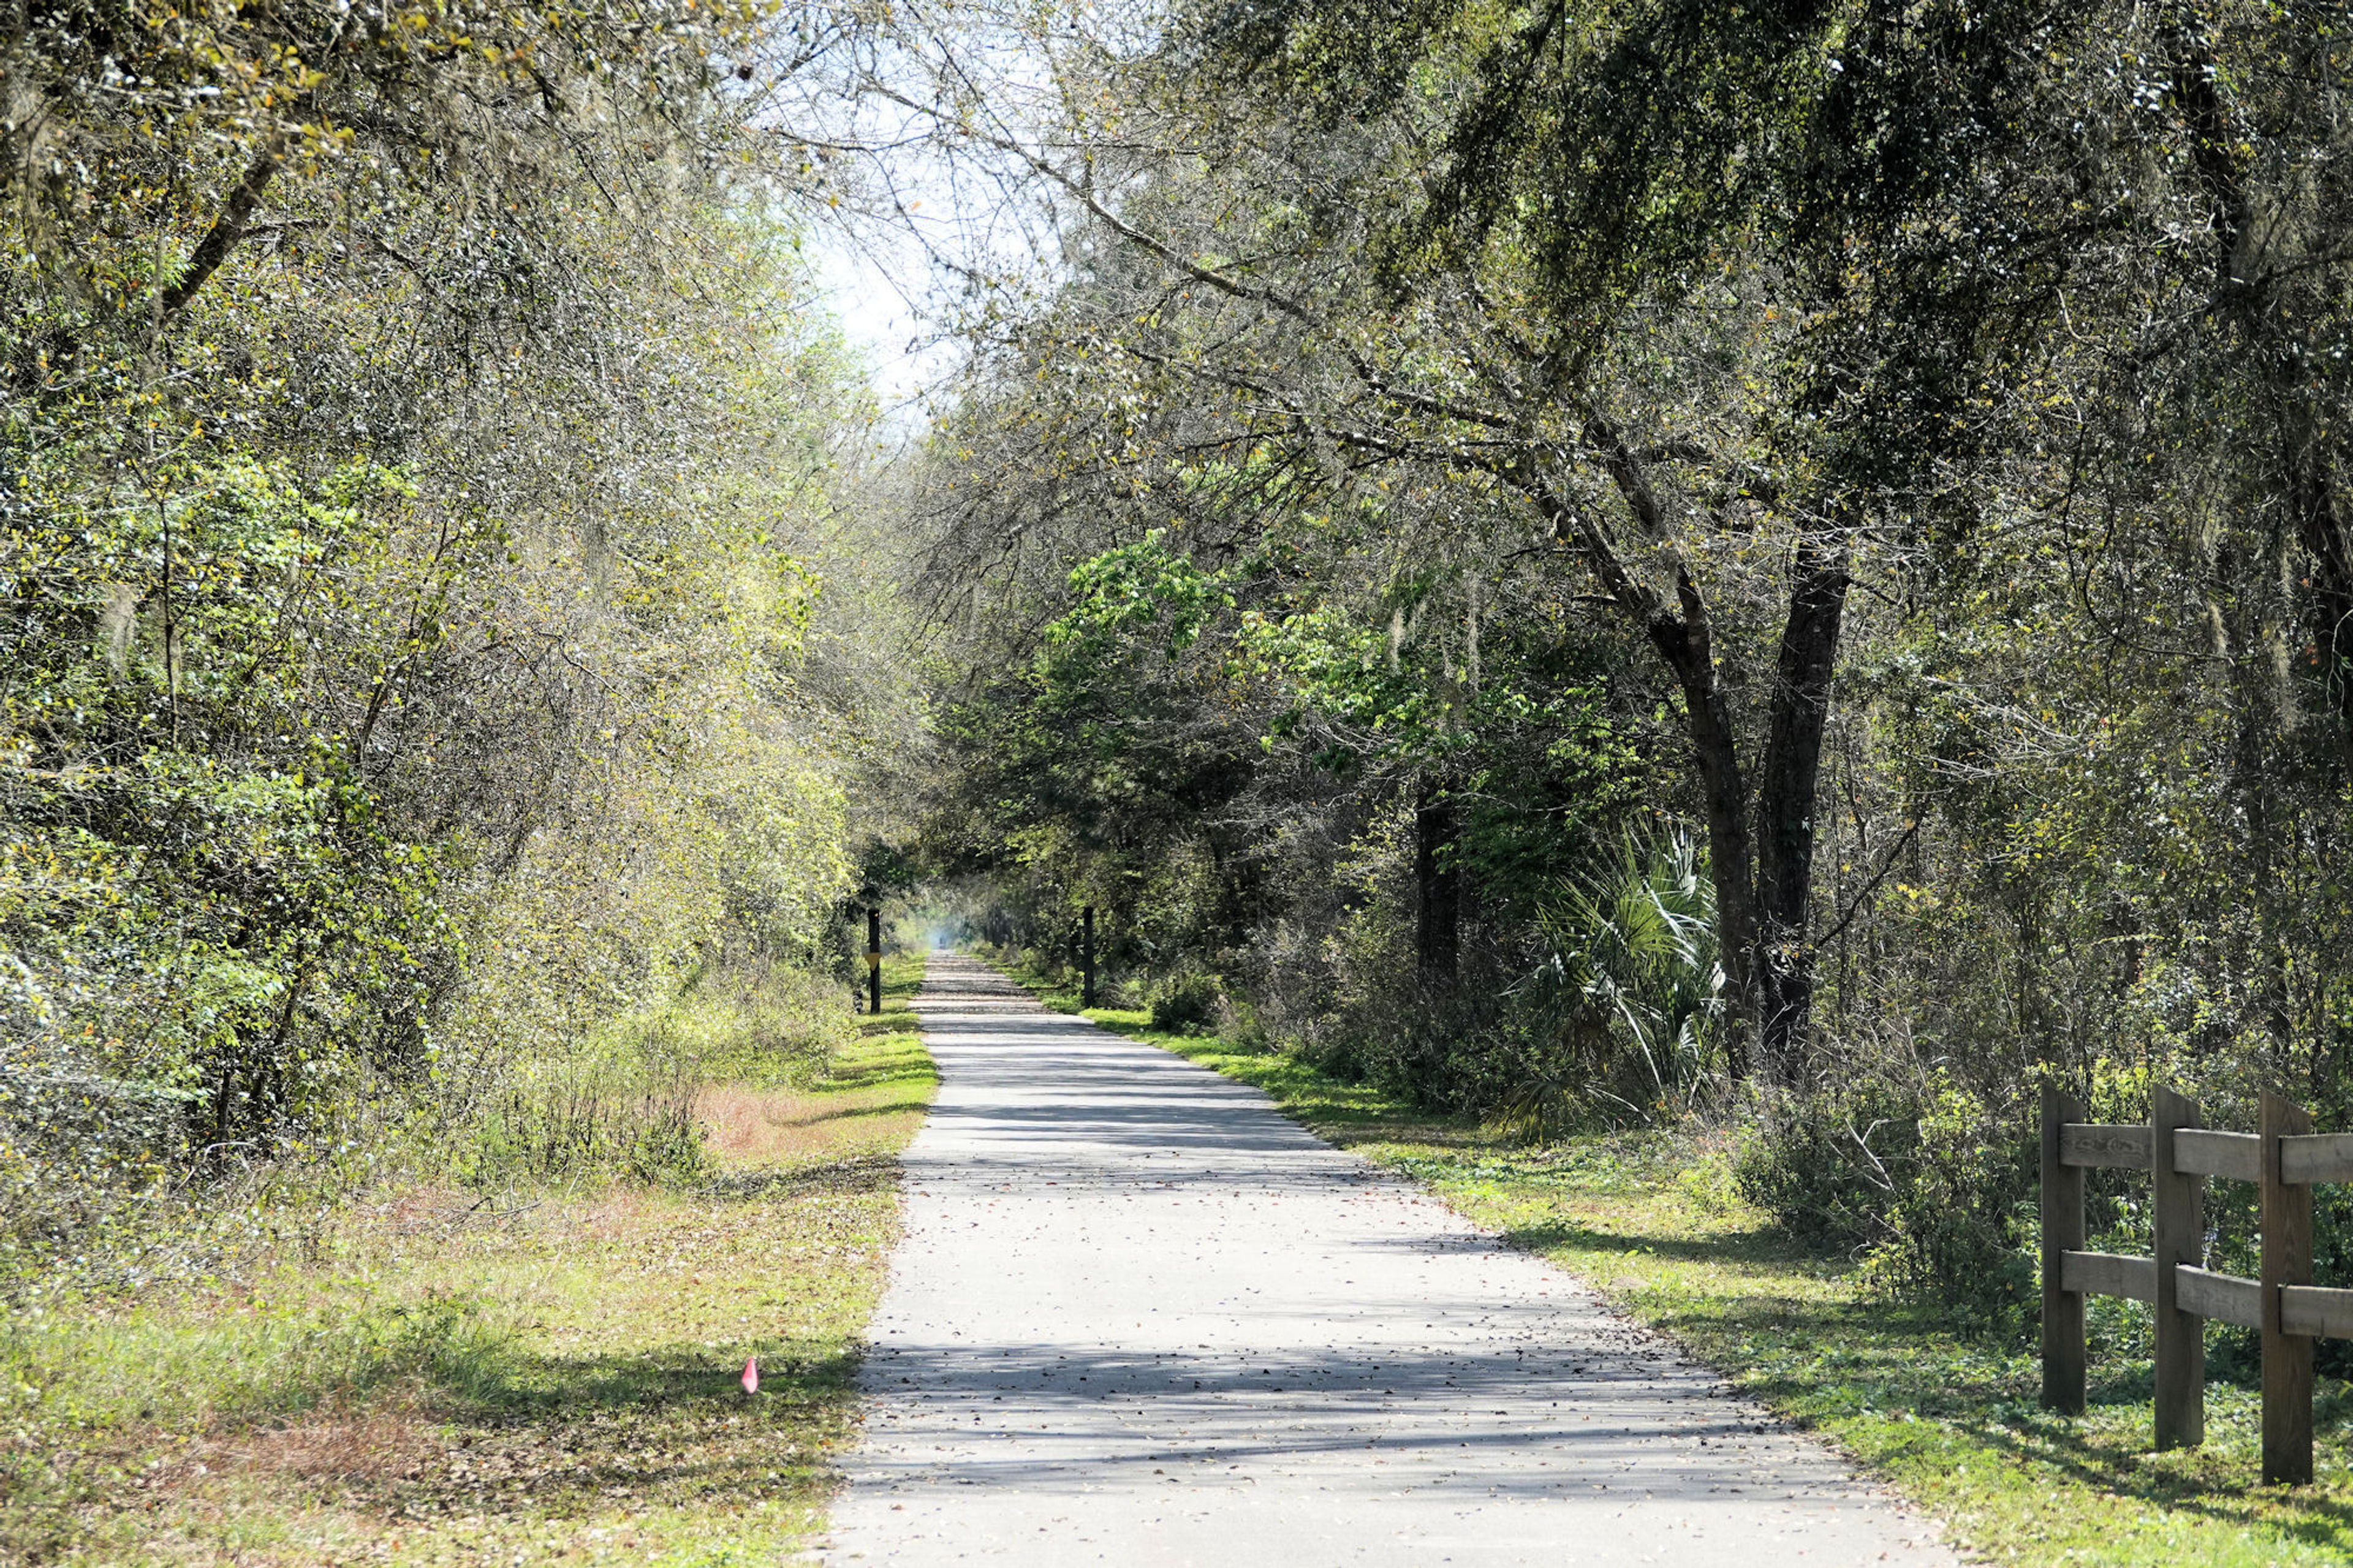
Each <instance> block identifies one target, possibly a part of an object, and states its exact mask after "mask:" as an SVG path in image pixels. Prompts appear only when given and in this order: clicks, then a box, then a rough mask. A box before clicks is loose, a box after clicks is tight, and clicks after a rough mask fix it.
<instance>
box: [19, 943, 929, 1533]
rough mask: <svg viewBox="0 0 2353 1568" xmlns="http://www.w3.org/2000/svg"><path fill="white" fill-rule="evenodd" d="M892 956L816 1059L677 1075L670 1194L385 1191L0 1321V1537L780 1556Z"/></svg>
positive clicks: (860, 1201)
mask: <svg viewBox="0 0 2353 1568" xmlns="http://www.w3.org/2000/svg"><path fill="white" fill-rule="evenodd" d="M922 967H923V964H922V960H921V958H919V957H917V958H910V959H906V960H892V962H891V964H890V967H889V969H888V971H887V972H886V975H885V979H886V984H887V993H888V994H887V996H886V1008H887V1010H886V1011H885V1012H884V1013H882V1014H881V1015H880V1016H874V1017H866V1018H860V1020H859V1025H858V1029H857V1033H856V1037H855V1039H854V1042H853V1044H852V1045H851V1046H850V1047H849V1048H847V1049H845V1050H844V1051H842V1052H841V1053H839V1056H838V1057H837V1058H836V1059H835V1062H834V1064H833V1067H832V1070H831V1073H830V1076H829V1077H828V1078H827V1079H825V1080H823V1081H820V1082H817V1083H813V1084H803V1085H800V1086H798V1087H771V1086H765V1085H762V1084H759V1083H756V1082H755V1083H753V1084H732V1085H713V1086H712V1088H711V1089H709V1090H707V1091H706V1094H705V1097H704V1103H703V1108H702V1109H703V1118H704V1121H705V1124H706V1126H707V1127H708V1128H710V1130H711V1136H712V1150H713V1154H714V1158H715V1160H716V1162H717V1166H718V1174H717V1175H716V1176H715V1177H714V1178H713V1179H712V1180H711V1181H709V1182H707V1183H703V1184H699V1185H697V1186H695V1187H692V1188H691V1189H684V1190H666V1189H660V1188H648V1187H632V1186H624V1185H612V1186H603V1187H599V1188H596V1189H594V1190H570V1191H566V1190H547V1191H539V1192H532V1193H522V1194H505V1195H503V1196H501V1197H500V1198H497V1199H494V1200H491V1201H488V1202H483V1203H480V1204H478V1203H477V1201H476V1198H475V1195H474V1194H457V1193H439V1192H410V1193H406V1194H398V1195H397V1196H393V1197H387V1198H386V1199H385V1201H382V1202H378V1203H375V1204H370V1205H363V1206H361V1207H359V1208H357V1209H355V1210H354V1211H353V1213H351V1214H349V1215H345V1216H343V1220H342V1222H341V1223H339V1224H338V1225H337V1226H334V1227H333V1228H332V1230H331V1232H330V1237H331V1239H330V1242H329V1244H328V1246H327V1248H326V1250H325V1252H324V1254H323V1255H322V1256H318V1257H314V1258H309V1259H306V1260H301V1261H286V1262H281V1263H280V1264H278V1265H277V1266H275V1267H274V1268H269V1269H267V1270H265V1271H261V1272H259V1273H251V1274H248V1276H247V1277H246V1278H245V1279H242V1280H241V1281H240V1282H237V1283H235V1284H221V1285H216V1286H211V1287H207V1288H204V1289H190V1290H185V1291H183V1292H181V1293H179V1294H177V1295H175V1296H174V1297H173V1298H171V1299H169V1300H160V1299H153V1298H149V1299H142V1300H136V1301H132V1302H115V1303H108V1302H97V1301H85V1302H83V1303H81V1304H79V1306H78V1307H76V1308H74V1309H73V1310H61V1311H52V1312H47V1313H45V1314H43V1315H41V1316H39V1317H29V1316H21V1315H20V1317H19V1318H18V1319H17V1320H16V1321H15V1323H14V1324H13V1326H12V1328H11V1330H10V1331H9V1338H8V1340H7V1341H6V1342H5V1344H4V1345H0V1351H5V1360H0V1441H5V1451H0V1561H21V1562H28V1563H242V1564H263V1563H268V1564H281V1563H283V1564H292V1563H346V1562H364V1563H491V1562H496V1563H554V1562H562V1563H619V1562H628V1563H663V1564H675V1565H681V1568H682V1565H686V1564H713V1565H715V1564H721V1563H733V1564H751V1563H777V1562H782V1561H786V1560H789V1559H791V1558H792V1557H793V1556H794V1555H795V1554H796V1552H797V1551H798V1550H799V1549H800V1548H801V1547H803V1546H804V1545H805V1544H806V1542H807V1540H808V1539H809V1536H810V1534H811V1532H812V1531H813V1530H814V1529H816V1528H817V1527H818V1524H819V1523H820V1522H821V1518H822V1511H823V1508H824V1504H825V1500H826V1498H827V1496H828V1489H829V1487H830V1485H831V1481H830V1477H831V1469H830V1456H831V1455H832V1454H833V1453H834V1451H835V1450H837V1449H838V1448H839V1447H840V1446H841V1445H842V1444H843V1443H845V1442H846V1441H848V1440H849V1438H850V1437H851V1436H853V1435H854V1432H853V1426H852V1422H853V1416H854V1408H853V1403H852V1394H851V1386H850V1378H851V1374H852V1373H853V1372H854V1371H855V1368H856V1363H857V1358H858V1347H859V1344H860V1336H861V1334H862V1331H863V1329H864V1326H865V1323H866V1321H867V1319H868V1317H869V1315H870V1314H871V1311H872V1310H873V1305H874V1302H875V1300H876V1299H877V1297H878V1296H879V1294H880V1292H881V1287H882V1284H883V1280H884V1273H885V1260H886V1258H887V1257H888V1254H889V1251H890V1248H891V1247H892V1243H893V1242H894V1241H895V1239H896V1236H897V1225H898V1203H897V1194H896V1182H895V1174H896V1155H897V1152H898V1151H899V1150H900V1149H901V1148H902V1147H903V1145H904V1144H905V1142H906V1140H907V1139H908V1138H909V1137H910V1136H912V1135H913V1131H914V1130H915V1128H916V1127H917V1125H919V1124H920V1122H921V1121H922V1119H923V1107H924V1106H925V1105H926V1104H927V1103H928V1101H929V1100H930V1098H931V1093H932V1089H933V1087H934V1075H933V1072H932V1068H931V1063H930V1060H929V1058H927V1057H926V1056H925V1055H924V1053H923V1047H922V1045H921V1043H920V1041H919V1040H918V1038H917V1037H916V1035H915V1034H914V1032H913V1016H912V1015H911V1014H910V1013H909V1012H908V1011H907V1009H906V999H907V997H908V995H909V994H911V993H912V992H913V989H914V986H915V984H917V982H918V981H919V980H920V978H921V974H922ZM751 1355H757V1356H758V1357H759V1361H760V1367H761V1378H762V1382H761V1387H760V1391H759V1393H758V1394H756V1395H746V1394H744V1391H743V1390H742V1388H741V1387H740V1386H739V1383H738V1379H739V1375H740V1373H741V1372H742V1369H743V1365H744V1358H745V1357H747V1356H751Z"/></svg>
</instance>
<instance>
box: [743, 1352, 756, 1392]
mask: <svg viewBox="0 0 2353 1568" xmlns="http://www.w3.org/2000/svg"><path fill="white" fill-rule="evenodd" d="M759 1392H760V1358H759V1357H758V1356H745V1357H744V1393H746V1394H757V1393H759Z"/></svg>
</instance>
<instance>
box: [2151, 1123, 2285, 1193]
mask: <svg viewBox="0 0 2353 1568" xmlns="http://www.w3.org/2000/svg"><path fill="white" fill-rule="evenodd" d="M2173 1168H2174V1169H2175V1170H2177V1171H2179V1172H2180V1173H2182V1174H2184V1175H2186V1176H2221V1177H2224V1178H2225V1179H2227V1180H2230V1181H2233V1182H2256V1181H2261V1180H2262V1179H2263V1140H2262V1139H2260V1138H2258V1137H2256V1136H2255V1135H2254V1134H2253V1133H2252V1132H2210V1131H2205V1130H2204V1129H2202V1128H2201V1129H2200V1130H2199V1131H2195V1132H2192V1131H2187V1130H2184V1131H2179V1132H2177V1133H2175V1134H2174V1135H2173Z"/></svg>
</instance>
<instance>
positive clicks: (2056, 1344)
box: [2042, 1089, 2353, 1482]
mask: <svg viewBox="0 0 2353 1568" xmlns="http://www.w3.org/2000/svg"><path fill="white" fill-rule="evenodd" d="M2198 1121H2199V1114H2198V1103H2197V1101H2195V1100H2190V1099H2189V1098H2188V1097H2186V1096H2183V1095H2179V1094H2176V1093H2174V1092H2173V1091H2172V1090H2170V1089H2158V1091H2157V1093H2156V1095H2155V1097H2154V1100H2153V1101H2152V1104H2151V1106H2150V1110H2149V1120H2148V1122H2147V1125H2145V1126H2144V1125H2138V1124H2111V1123H2104V1122H2094V1121H2084V1108H2083V1106H2082V1104H2081V1103H2080V1102H2078V1101H2077V1100H2074V1099H2073V1098H2072V1097H2070V1096H2068V1095H2066V1094H2064V1093H2062V1092H2061V1091H2059V1090H2057V1089H2044V1090H2043V1092H2042V1402H2043V1404H2045V1405H2049V1406H2050V1407H2052V1409H2055V1410H2062V1411H2065V1412H2067V1413H2068V1414H2070V1415H2081V1414H2082V1413H2083V1410H2084V1379H2085V1373H2086V1370H2087V1368H2086V1360H2087V1355H2086V1346H2085V1341H2084V1300H2085V1299H2086V1298H2087V1297H2091V1296H2115V1297H2120V1298H2122V1299H2124V1300H2128V1301H2146V1302H2147V1303H2148V1304H2149V1305H2150V1306H2151V1307H2152V1308H2154V1309H2155V1327H2156V1342H2157V1343H2156V1349H2157V1399H2156V1411H2155V1418H2156V1429H2157V1446H2158V1447H2159V1448H2173V1447H2195V1446H2197V1445H2198V1444H2199V1443H2200V1442H2202V1441H2203V1440H2204V1438H2205V1426H2206V1337H2205V1325H2206V1322H2207V1321H2208V1320H2210V1319H2211V1320H2212V1321H2217V1322H2224V1323H2234V1324H2236V1325H2238V1326H2239V1327H2241V1328H2246V1329H2254V1330H2257V1331H2259V1332H2260V1333H2261V1334H2262V1337H2263V1479H2264V1480H2265V1481H2266V1482H2275V1481H2287V1482H2306V1481H2309V1480H2311V1479H2312V1392H2313V1390H2312V1382H2313V1377H2312V1359H2313V1358H2312V1348H2313V1342H2314V1341H2315V1340H2319V1339H2353V1290H2340V1289H2331V1288H2327V1287H2324V1286H2318V1285H2315V1284H2314V1283H2313V1282H2312V1189H2313V1187H2314V1186H2316V1184H2320V1183H2323V1182H2353V1132H2323V1133H2315V1132H2313V1131H2312V1130H2311V1129H2312V1119H2311V1118H2310V1117H2309V1116H2308V1115H2306V1113H2305V1111H2304V1110H2301V1109H2300V1108H2298V1107H2296V1106H2295V1105H2291V1104H2290V1103H2288V1102H2287V1101H2286V1100H2283V1099H2281V1098H2280V1097H2279V1096H2277V1095H2268V1094H2267V1095H2265V1096H2264V1097H2263V1131H2260V1132H2225V1131H2216V1130H2214V1129H2212V1128H2207V1127H2201V1126H2200V1125H2199V1124H2198ZM2094 1169H2108V1170H2127V1171H2132V1170H2137V1171H2147V1173H2149V1183H2150V1188H2151V1192H2150V1196H2151V1200H2152V1202H2151V1214H2152V1216H2153V1218H2154V1221H2155V1224H2154V1226H2152V1229H2153V1232H2154V1238H2153V1244H2152V1248H2151V1250H2152V1254H2153V1255H2152V1256H2150V1257H2147V1258H2133V1257H2126V1256H2124V1255H2122V1254H2118V1253H2113V1252H2092V1251H2088V1250H2086V1249H2085V1247H2084V1172H2085V1171H2086V1170H2094ZM2217 1177H2219V1178H2221V1180H2224V1181H2233V1182H2248V1183H2252V1184H2254V1185H2256V1186H2257V1187H2259V1188H2260V1189H2261V1190H2262V1198H2263V1268H2262V1278H2261V1279H2242V1278H2240V1277H2239V1276H2237V1275H2235V1274H2222V1273H2218V1272H2217V1271H2215V1270H2213V1269H2211V1268H2207V1267H2205V1257H2204V1252H2205V1239H2206V1237H2205V1184H2206V1183H2207V1181H2208V1180H2209V1179H2211V1178H2217Z"/></svg>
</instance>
